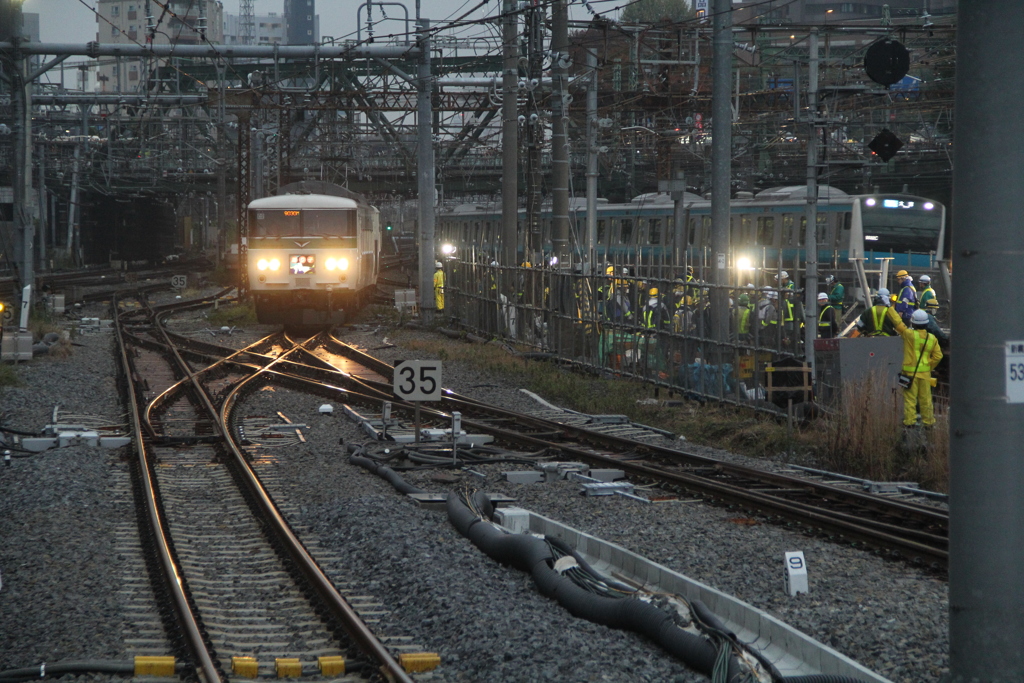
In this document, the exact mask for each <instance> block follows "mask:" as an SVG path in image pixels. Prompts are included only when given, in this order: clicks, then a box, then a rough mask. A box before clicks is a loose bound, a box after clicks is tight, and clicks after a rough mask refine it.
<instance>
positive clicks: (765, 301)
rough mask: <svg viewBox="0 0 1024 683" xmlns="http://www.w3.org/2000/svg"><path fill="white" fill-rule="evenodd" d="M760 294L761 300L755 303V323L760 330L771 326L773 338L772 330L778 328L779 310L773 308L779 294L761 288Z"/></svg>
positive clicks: (769, 289) (769, 288)
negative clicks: (759, 325) (758, 325)
mask: <svg viewBox="0 0 1024 683" xmlns="http://www.w3.org/2000/svg"><path fill="white" fill-rule="evenodd" d="M761 292H762V294H761V297H762V298H761V300H760V301H758V302H757V322H758V323H760V324H761V327H762V328H767V327H769V326H771V329H772V330H773V332H772V335H773V336H774V334H775V333H774V330H777V329H778V328H779V310H778V309H777V308H776V307H775V302H776V301H778V299H779V293H778V292H776V291H775V290H773V289H772V288H771V287H762V288H761Z"/></svg>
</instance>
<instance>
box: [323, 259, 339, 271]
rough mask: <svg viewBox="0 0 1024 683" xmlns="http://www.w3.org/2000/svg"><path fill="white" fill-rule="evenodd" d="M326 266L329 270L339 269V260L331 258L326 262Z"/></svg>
mask: <svg viewBox="0 0 1024 683" xmlns="http://www.w3.org/2000/svg"><path fill="white" fill-rule="evenodd" d="M324 265H325V266H327V270H334V269H335V268H337V267H338V259H333V258H329V259H327V260H326V261H324Z"/></svg>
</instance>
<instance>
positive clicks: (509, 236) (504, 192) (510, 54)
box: [501, 0, 529, 266]
mask: <svg viewBox="0 0 1024 683" xmlns="http://www.w3.org/2000/svg"><path fill="white" fill-rule="evenodd" d="M515 9H516V2H515V0H504V2H503V4H502V18H501V23H502V43H503V44H504V62H503V64H502V82H501V92H502V101H501V250H502V251H501V261H502V263H504V264H505V265H508V266H516V265H519V264H518V263H517V262H516V250H517V247H518V245H519V120H518V117H519V111H518V110H519V108H518V106H517V102H516V100H517V99H518V97H519V42H518V41H519V36H518V35H517V30H516V29H517V28H518V25H517V24H518V22H517V21H516V17H517V16H518V15H517V14H516V12H515ZM523 253H524V257H525V258H527V260H528V257H529V254H527V253H526V249H524V250H523Z"/></svg>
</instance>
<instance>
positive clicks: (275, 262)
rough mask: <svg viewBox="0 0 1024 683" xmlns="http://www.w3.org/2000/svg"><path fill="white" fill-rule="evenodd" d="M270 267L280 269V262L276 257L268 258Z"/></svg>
mask: <svg viewBox="0 0 1024 683" xmlns="http://www.w3.org/2000/svg"><path fill="white" fill-rule="evenodd" d="M270 269H271V270H281V262H280V261H278V260H277V259H276V258H272V259H270Z"/></svg>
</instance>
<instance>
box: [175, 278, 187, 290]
mask: <svg viewBox="0 0 1024 683" xmlns="http://www.w3.org/2000/svg"><path fill="white" fill-rule="evenodd" d="M187 286H188V276H187V275H172V276H171V287H173V288H174V289H185V287H187Z"/></svg>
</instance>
